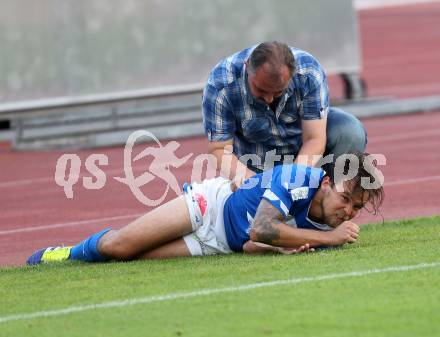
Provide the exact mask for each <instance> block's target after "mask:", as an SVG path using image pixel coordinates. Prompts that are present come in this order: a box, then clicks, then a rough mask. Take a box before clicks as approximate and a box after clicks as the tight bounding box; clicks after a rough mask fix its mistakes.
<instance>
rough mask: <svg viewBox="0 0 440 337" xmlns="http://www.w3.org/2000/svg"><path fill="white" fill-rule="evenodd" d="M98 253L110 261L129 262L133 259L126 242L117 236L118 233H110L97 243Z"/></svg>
mask: <svg viewBox="0 0 440 337" xmlns="http://www.w3.org/2000/svg"><path fill="white" fill-rule="evenodd" d="M99 252H100V253H101V254H102V255H104V256H106V257H107V258H109V259H112V260H130V259H132V258H133V257H134V256H133V252H131V250H130V247H129V245H128V244H127V241H126V240H123V239H122V238H121V236H120V235H118V231H114V232H112V233H110V235H107V236H105V237H103V238H102V239H101V240H100V241H99Z"/></svg>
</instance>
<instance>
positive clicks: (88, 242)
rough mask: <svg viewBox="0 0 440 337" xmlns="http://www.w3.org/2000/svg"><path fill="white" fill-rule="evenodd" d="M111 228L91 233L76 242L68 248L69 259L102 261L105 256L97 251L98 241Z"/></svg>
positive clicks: (104, 259)
mask: <svg viewBox="0 0 440 337" xmlns="http://www.w3.org/2000/svg"><path fill="white" fill-rule="evenodd" d="M110 229H111V228H107V229H104V230H103V231H101V232H99V233H96V234H93V235H92V236H90V237H89V238H87V239H85V240H84V241H81V242H80V243H78V244H77V245H76V246H75V247H73V248H72V249H71V250H70V257H69V259H70V260H80V261H87V262H102V261H106V260H107V258H105V257H104V256H102V255H101V253H99V252H98V242H99V239H101V237H102V236H103V235H104V234H105V233H107V232H108V231H109V230H110Z"/></svg>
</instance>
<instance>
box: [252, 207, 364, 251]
mask: <svg viewBox="0 0 440 337" xmlns="http://www.w3.org/2000/svg"><path fill="white" fill-rule="evenodd" d="M284 221H285V219H284V216H283V215H282V214H281V212H280V211H279V210H278V209H277V208H276V207H274V206H273V205H272V204H271V203H270V202H268V201H267V200H266V199H262V200H261V202H260V205H259V206H258V208H257V213H256V214H255V219H254V223H253V225H252V227H251V231H250V239H251V240H252V241H255V242H261V243H264V244H268V245H271V246H278V247H301V246H304V245H306V244H308V245H309V246H310V247H319V246H338V245H342V244H344V243H353V242H355V241H356V240H357V237H358V234H359V227H358V226H357V225H356V224H354V223H352V222H350V221H346V222H344V223H342V224H341V225H339V226H338V227H337V228H335V229H334V230H331V231H328V232H325V231H318V230H311V229H301V228H294V227H291V226H289V225H287V224H286V223H285V222H284Z"/></svg>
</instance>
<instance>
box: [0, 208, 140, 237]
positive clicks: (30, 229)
mask: <svg viewBox="0 0 440 337" xmlns="http://www.w3.org/2000/svg"><path fill="white" fill-rule="evenodd" d="M144 214H145V213H138V214H131V215H120V216H112V217H107V218H97V219H89V220H82V221H72V222H65V223H58V224H51V225H44V226H34V227H23V228H16V229H6V230H1V231H0V235H7V234H16V233H23V232H33V231H38V230H44V229H53V228H61V227H69V226H78V225H87V224H94V223H96V224H102V223H103V222H107V221H115V220H125V219H135V218H138V217H140V216H141V215H144Z"/></svg>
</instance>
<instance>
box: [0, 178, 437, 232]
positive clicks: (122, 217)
mask: <svg viewBox="0 0 440 337" xmlns="http://www.w3.org/2000/svg"><path fill="white" fill-rule="evenodd" d="M439 179H440V175H435V176H427V177H419V178H410V179H401V180H395V181H390V182H385V184H384V186H385V187H388V186H399V185H405V184H415V183H424V182H430V181H433V180H439ZM144 214H145V213H137V214H131V215H119V216H113V217H106V218H95V219H88V220H79V221H72V222H65V223H56V224H49V225H41V226H33V227H22V228H14V229H5V230H0V235H10V234H17V233H24V232H34V231H39V230H45V229H54V228H62V227H71V226H79V225H87V224H102V223H103V222H108V221H116V220H127V219H135V218H137V217H140V216H141V215H144Z"/></svg>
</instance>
